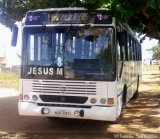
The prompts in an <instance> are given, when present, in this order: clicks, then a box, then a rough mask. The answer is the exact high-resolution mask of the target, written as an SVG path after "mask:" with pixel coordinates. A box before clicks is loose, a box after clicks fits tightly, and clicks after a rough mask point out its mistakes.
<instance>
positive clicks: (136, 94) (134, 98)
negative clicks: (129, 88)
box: [131, 76, 139, 100]
mask: <svg viewBox="0 0 160 139" xmlns="http://www.w3.org/2000/svg"><path fill="white" fill-rule="evenodd" d="M138 90H139V76H138V79H137V89H136V92H135V93H134V95H133V97H132V99H131V100H136V99H137V98H138V97H139V91H138Z"/></svg>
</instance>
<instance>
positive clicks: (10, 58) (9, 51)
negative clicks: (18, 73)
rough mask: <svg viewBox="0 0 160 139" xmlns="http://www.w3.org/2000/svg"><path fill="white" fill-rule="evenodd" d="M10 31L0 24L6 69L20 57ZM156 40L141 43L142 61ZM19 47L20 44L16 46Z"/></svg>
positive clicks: (1, 49) (146, 57)
mask: <svg viewBox="0 0 160 139" xmlns="http://www.w3.org/2000/svg"><path fill="white" fill-rule="evenodd" d="M11 35H12V34H11V30H10V29H9V28H6V27H5V26H3V25H1V24H0V56H6V57H7V67H11V66H12V65H14V64H15V65H19V64H20V59H19V58H18V56H17V53H18V54H19V55H20V54H21V52H20V46H18V47H11V46H10V42H11ZM157 43H158V40H155V39H149V38H148V37H146V39H145V40H144V41H143V43H142V59H143V60H144V59H145V60H150V59H151V58H152V52H151V51H148V49H150V48H152V47H153V46H155V45H157ZM18 45H20V43H19V44H18Z"/></svg>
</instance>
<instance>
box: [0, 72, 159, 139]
mask: <svg viewBox="0 0 160 139" xmlns="http://www.w3.org/2000/svg"><path fill="white" fill-rule="evenodd" d="M159 86H160V73H159V72H153V73H147V72H145V73H143V76H142V82H141V86H140V98H138V100H136V101H134V102H130V103H129V104H127V106H126V107H125V108H124V110H123V117H122V124H117V125H114V124H111V123H106V122H99V121H88V120H69V119H60V120H55V121H52V122H50V121H49V120H47V119H46V118H41V117H24V116H19V115H18V110H17V104H18V96H16V95H17V94H16V92H15V91H13V90H5V89H0V138H6V139H7V138H13V139H17V138H18V139H21V138H25V139H26V138H27V139H28V138H33V139H35V138H37V139H39V138H41V139H43V138H45V139H47V138H53V139H56V138H61V139H70V138H80V139H81V138H82V139H83V138H87V139H90V138H95V139H97V138H105V139H106V138H141V139H142V138H157V139H158V138H160V134H158V133H160V88H158V87H159ZM4 92H5V95H4ZM7 93H8V95H6V94H7Z"/></svg>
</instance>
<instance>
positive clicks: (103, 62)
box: [21, 26, 115, 81]
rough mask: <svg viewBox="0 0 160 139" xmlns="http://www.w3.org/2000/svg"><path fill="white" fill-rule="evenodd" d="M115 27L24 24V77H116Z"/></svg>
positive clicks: (87, 78) (103, 78)
mask: <svg viewBox="0 0 160 139" xmlns="http://www.w3.org/2000/svg"><path fill="white" fill-rule="evenodd" d="M114 59H115V48H114V29H113V28H111V27H74V26H69V27H43V28H42V27H41V28H40V27H32V28H24V32H23V49H22V63H23V64H22V71H21V77H22V78H35V79H36V78H37V79H73V80H74V79H75V80H100V81H106V80H114V77H115V76H114V75H115V71H114V69H115V68H114V66H115V63H114V61H115V60H114Z"/></svg>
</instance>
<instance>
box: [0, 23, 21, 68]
mask: <svg viewBox="0 0 160 139" xmlns="http://www.w3.org/2000/svg"><path fill="white" fill-rule="evenodd" d="M11 35H12V33H11V30H10V29H9V28H6V27H5V26H3V25H1V24H0V57H3V56H5V57H6V62H7V65H6V66H7V67H12V65H19V64H20V59H19V58H18V56H17V53H19V50H18V48H16V47H11V45H10V43H11Z"/></svg>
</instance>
